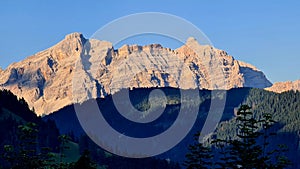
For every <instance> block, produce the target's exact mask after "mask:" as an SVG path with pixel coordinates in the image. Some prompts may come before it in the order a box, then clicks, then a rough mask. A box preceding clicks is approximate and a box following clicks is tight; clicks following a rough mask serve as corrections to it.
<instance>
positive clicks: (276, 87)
mask: <svg viewBox="0 0 300 169" xmlns="http://www.w3.org/2000/svg"><path fill="white" fill-rule="evenodd" d="M266 90H269V91H273V92H276V93H282V92H286V91H290V90H293V91H300V80H295V81H287V82H276V83H274V84H273V85H272V86H271V87H268V88H266Z"/></svg>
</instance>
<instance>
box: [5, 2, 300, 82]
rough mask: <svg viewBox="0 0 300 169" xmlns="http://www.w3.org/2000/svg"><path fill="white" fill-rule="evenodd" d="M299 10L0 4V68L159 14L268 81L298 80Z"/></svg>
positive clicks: (283, 6)
mask: <svg viewBox="0 0 300 169" xmlns="http://www.w3.org/2000/svg"><path fill="white" fill-rule="evenodd" d="M299 9H300V1H298V0H294V1H293V0H287V1H282V0H273V1H262V0H252V1H240V0H235V1H231V0H228V1H225V0H219V1H216V0H211V1H196V0H195V1H191V0H184V1H178V2H176V1H174V0H172V1H171V0H164V1H163V0H151V1H137V0H136V1H134V0H132V1H128V2H126V1H116V0H114V1H96V0H95V1H80V2H79V1H74V0H72V1H71V0H69V1H68V0H62V1H54V0H53V1H47V2H46V1H40V0H35V1H33V0H27V1H21V0H20V1H8V0H5V1H1V2H0V21H1V24H0V38H1V40H0V66H1V67H2V68H6V67H7V66H8V65H9V64H11V63H12V62H16V61H20V60H22V59H24V58H25V57H27V56H30V55H32V54H34V53H36V52H38V51H41V50H43V49H46V48H48V47H50V46H52V45H54V44H56V43H57V42H58V41H60V40H61V39H63V37H64V36H65V35H66V34H68V33H71V32H82V33H83V34H84V36H85V37H89V36H91V35H92V34H93V33H94V32H95V31H96V30H97V29H99V28H101V27H102V26H104V25H105V24H107V23H108V22H110V21H112V20H114V19H117V18H119V17H122V16H124V15H128V14H133V13H137V12H164V13H170V14H173V15H177V16H179V17H182V18H184V19H186V20H188V21H190V22H192V23H193V24H195V25H196V26H197V27H198V28H200V29H201V30H202V31H203V32H204V33H205V34H206V35H207V36H208V37H209V39H210V40H211V41H212V43H213V44H214V46H215V47H217V48H220V49H224V50H226V51H227V52H228V53H229V54H230V55H233V56H234V57H235V58H236V59H238V60H242V61H245V62H249V63H251V64H253V65H255V66H257V67H258V68H259V69H261V70H263V71H264V72H265V74H266V75H267V77H268V78H269V79H270V80H271V81H272V82H277V81H286V80H296V79H300V71H299V70H300V52H299V50H300V10H299ZM145 43H148V42H145ZM149 43H152V42H151V40H149ZM158 43H159V42H158ZM164 46H166V45H165V44H164ZM169 47H173V46H169Z"/></svg>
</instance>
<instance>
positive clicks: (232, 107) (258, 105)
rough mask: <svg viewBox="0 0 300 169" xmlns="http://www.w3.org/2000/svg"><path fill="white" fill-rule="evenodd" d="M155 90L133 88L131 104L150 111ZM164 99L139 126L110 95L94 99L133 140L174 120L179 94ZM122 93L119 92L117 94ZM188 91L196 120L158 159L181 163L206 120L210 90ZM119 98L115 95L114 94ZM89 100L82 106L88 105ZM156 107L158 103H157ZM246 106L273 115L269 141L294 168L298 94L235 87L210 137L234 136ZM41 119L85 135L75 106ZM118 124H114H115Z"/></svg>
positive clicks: (168, 92) (297, 150) (173, 92)
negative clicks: (158, 112) (284, 150)
mask: <svg viewBox="0 0 300 169" xmlns="http://www.w3.org/2000/svg"><path fill="white" fill-rule="evenodd" d="M153 89H156V88H151V89H134V90H132V91H130V99H131V102H132V103H133V105H134V106H135V107H136V108H137V109H139V110H147V109H148V108H149V103H148V94H149V93H150V92H151V91H152V90H153ZM161 89H162V91H164V93H165V94H166V96H167V107H166V109H165V111H164V113H163V115H162V116H160V117H159V118H158V119H156V120H155V121H153V122H151V123H149V124H148V125H140V124H135V123H132V122H130V121H129V120H127V119H124V118H122V116H121V115H120V114H119V113H118V111H117V109H116V108H115V106H114V103H113V100H112V97H111V96H108V97H106V98H105V99H97V102H98V105H99V108H100V109H101V112H102V113H103V115H104V117H105V119H106V120H107V121H108V123H109V124H110V125H112V126H113V127H114V128H115V129H116V130H117V131H118V132H120V133H126V134H128V135H130V136H135V137H149V136H152V135H155V134H158V133H161V132H163V131H165V130H166V129H167V128H168V127H169V126H170V125H171V124H172V123H173V122H174V120H175V119H176V117H177V115H178V111H179V109H180V108H181V106H182V105H181V104H180V92H179V90H178V89H174V88H161ZM120 92H122V91H120ZM190 92H199V95H200V101H201V102H200V107H199V113H198V119H197V121H196V123H195V125H194V127H193V128H192V129H191V131H190V133H189V134H188V136H187V137H186V138H185V139H184V140H182V141H181V142H180V143H179V144H178V145H177V146H176V147H174V148H173V149H171V150H170V151H168V152H166V153H164V154H162V155H159V156H158V157H159V158H170V159H171V160H174V161H179V162H182V160H183V159H184V155H185V154H186V152H187V145H188V144H190V143H191V141H192V140H193V134H195V133H196V132H197V131H200V130H201V128H202V126H203V123H204V121H205V119H206V117H207V112H208V110H209V107H210V103H211V100H210V98H211V91H209V90H200V91H198V90H191V91H190ZM116 95H118V93H116ZM88 102H89V101H87V102H85V103H83V104H88ZM157 102H158V104H157V105H156V106H159V104H160V101H159V100H158V101H157ZM242 104H247V105H250V106H252V109H253V112H254V115H255V116H256V117H257V118H258V119H259V118H260V117H261V115H262V113H263V112H268V113H271V114H272V115H273V118H274V119H275V120H276V121H277V123H276V124H275V125H274V127H273V128H272V130H273V131H276V132H278V135H277V136H276V137H275V138H273V139H272V141H271V145H277V144H278V143H284V144H286V145H288V147H289V152H288V156H289V157H290V159H291V160H292V161H293V162H294V166H293V167H297V165H298V164H297V159H298V158H299V157H300V156H299V154H300V147H299V129H300V123H299V122H300V93H299V92H292V91H291V92H285V93H282V94H277V93H273V92H269V91H265V90H263V89H251V88H238V89H231V90H229V91H228V92H227V97H226V105H225V109H224V112H223V116H222V119H221V123H220V124H219V126H218V128H217V130H216V132H215V133H212V135H211V138H222V139H224V138H232V137H235V134H236V133H235V131H236V124H235V113H236V111H237V108H238V107H239V106H240V105H242ZM194 105H195V104H194V102H193V101H190V104H189V105H188V106H191V107H192V106H194ZM44 119H45V120H46V119H53V120H55V121H56V124H57V125H58V127H59V129H60V131H61V132H62V133H72V134H74V135H75V136H76V137H77V138H79V137H80V136H81V135H84V132H83V130H82V128H81V126H80V124H79V122H78V119H77V117H76V114H75V111H74V106H73V105H70V106H67V107H65V108H63V109H61V110H59V111H58V112H55V113H53V114H51V115H49V116H46V117H44ZM114 122H117V123H114Z"/></svg>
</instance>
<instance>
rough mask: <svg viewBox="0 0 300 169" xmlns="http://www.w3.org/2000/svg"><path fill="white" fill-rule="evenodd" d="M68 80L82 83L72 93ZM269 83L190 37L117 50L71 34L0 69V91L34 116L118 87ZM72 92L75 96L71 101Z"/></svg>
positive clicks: (254, 70)
mask: <svg viewBox="0 0 300 169" xmlns="http://www.w3.org/2000/svg"><path fill="white" fill-rule="evenodd" d="M99 58H102V59H99ZM87 65H88V66H87ZM74 72H76V73H74ZM73 78H75V79H82V80H84V82H85V83H84V87H83V90H81V91H76V90H74V91H73V86H72V85H74V84H75V85H81V84H80V83H79V82H80V81H79V82H78V83H79V84H77V82H76V81H74V79H73ZM220 79H224V82H223V81H222V80H220ZM271 85H272V84H271V83H270V81H269V80H268V79H267V78H266V76H265V75H264V73H263V72H261V71H260V70H258V69H257V68H256V67H254V66H253V65H250V64H247V63H244V62H241V61H238V60H235V59H234V58H233V57H232V56H230V55H228V54H227V52H225V51H223V50H220V49H216V48H214V47H212V46H208V45H200V44H199V43H198V42H197V41H196V39H194V38H189V39H188V40H187V42H186V44H185V45H183V46H181V47H179V48H178V49H175V50H172V49H169V48H164V47H162V46H161V45H159V44H150V45H146V46H138V45H131V46H129V45H124V46H122V47H121V48H119V49H117V50H116V49H114V48H113V45H112V43H110V42H106V41H100V40H95V39H86V38H84V37H83V35H82V34H80V33H72V34H69V35H67V36H66V37H65V38H64V39H63V40H62V41H61V42H59V43H58V44H56V45H54V46H53V47H50V48H49V49H46V50H44V51H42V52H39V53H37V54H34V55H32V56H30V57H28V58H26V59H25V60H23V61H21V62H18V63H13V64H11V65H10V66H9V67H8V68H7V69H6V70H0V88H5V89H9V90H11V91H12V92H13V93H14V94H15V95H17V96H19V97H24V98H25V100H26V101H27V102H28V104H29V106H30V107H34V108H35V111H36V112H37V114H39V115H41V114H49V113H51V112H54V111H56V110H59V109H60V108H62V107H64V106H66V105H69V104H72V103H74V102H83V101H85V100H87V99H90V98H97V97H105V96H106V95H107V94H113V93H115V92H116V91H118V90H120V89H121V88H133V87H136V88H144V87H175V88H182V89H190V88H199V89H231V88H236V87H254V88H266V87H270V86H271ZM75 89H76V88H75ZM73 92H77V95H76V97H75V98H74V96H73Z"/></svg>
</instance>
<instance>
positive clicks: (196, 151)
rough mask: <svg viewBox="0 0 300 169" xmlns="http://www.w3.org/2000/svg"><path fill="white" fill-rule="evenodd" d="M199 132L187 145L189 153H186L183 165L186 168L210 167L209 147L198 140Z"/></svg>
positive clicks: (200, 168)
mask: <svg viewBox="0 0 300 169" xmlns="http://www.w3.org/2000/svg"><path fill="white" fill-rule="evenodd" d="M199 136H200V133H196V134H195V135H194V143H193V144H192V145H190V146H189V148H188V149H189V151H190V153H188V154H186V160H185V161H184V164H183V165H184V166H185V167H186V168H187V169H205V168H212V158H213V155H212V153H211V150H210V148H208V147H205V146H203V144H202V143H200V142H199Z"/></svg>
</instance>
